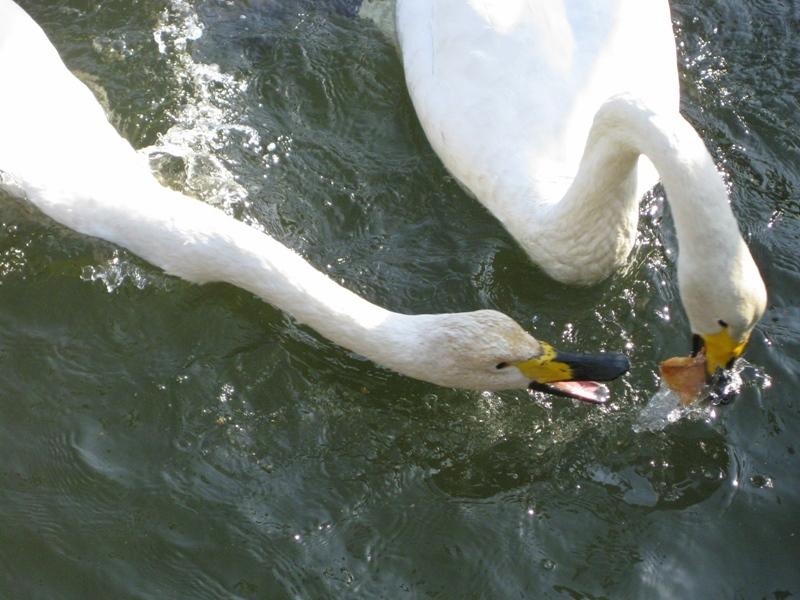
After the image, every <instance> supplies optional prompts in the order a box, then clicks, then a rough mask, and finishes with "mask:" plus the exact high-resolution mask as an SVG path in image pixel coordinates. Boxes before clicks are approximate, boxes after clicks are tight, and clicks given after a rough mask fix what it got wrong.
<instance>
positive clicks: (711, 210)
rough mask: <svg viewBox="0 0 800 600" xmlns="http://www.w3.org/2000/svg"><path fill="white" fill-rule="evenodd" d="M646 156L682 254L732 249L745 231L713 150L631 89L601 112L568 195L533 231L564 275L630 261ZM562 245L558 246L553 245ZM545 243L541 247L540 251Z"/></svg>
mask: <svg viewBox="0 0 800 600" xmlns="http://www.w3.org/2000/svg"><path fill="white" fill-rule="evenodd" d="M640 155H644V156H646V157H647V158H648V159H650V161H651V162H652V163H653V165H654V166H655V167H656V169H657V171H658V173H659V175H660V177H661V182H662V184H663V186H664V189H665V191H666V194H667V201H668V202H669V204H670V209H671V211H672V215H673V218H674V221H675V227H676V230H677V235H678V240H679V244H680V251H681V255H685V256H703V257H704V259H705V260H707V259H708V257H710V256H712V255H713V256H724V255H726V254H734V253H736V252H737V251H738V250H739V247H740V243H741V236H740V234H739V229H738V226H737V224H736V220H735V219H734V216H733V214H732V212H731V209H730V207H729V205H728V196H727V190H726V188H725V184H724V182H723V181H722V178H721V176H720V174H719V172H718V171H717V169H716V166H715V165H714V161H713V160H712V158H711V156H710V154H709V153H708V150H707V149H706V147H705V145H704V144H703V141H702V140H701V139H700V136H699V135H698V134H697V132H696V131H695V130H694V128H692V126H691V125H690V124H689V123H688V122H687V121H686V120H685V119H684V118H683V117H682V116H681V115H680V114H678V113H674V114H657V113H655V112H653V111H651V110H650V109H648V108H647V107H646V106H644V105H643V104H642V103H641V102H639V101H638V100H636V99H635V98H632V97H630V96H618V97H614V98H612V99H611V100H609V101H607V102H606V103H605V104H603V106H602V107H601V108H600V110H599V111H598V112H597V114H596V116H595V119H594V123H593V125H592V128H591V130H590V132H589V137H588V139H587V143H586V148H585V150H584V154H583V158H582V161H581V165H580V168H579V170H578V173H577V175H576V177H575V179H574V181H573V183H572V185H571V186H570V188H569V190H568V191H567V193H566V195H565V196H564V198H563V199H562V200H561V201H560V202H558V203H556V204H553V205H550V206H547V207H545V208H544V209H543V212H544V214H542V215H537V223H536V224H535V225H533V226H532V230H534V231H536V232H537V237H539V238H540V241H538V242H534V245H537V244H538V245H542V246H545V247H544V249H542V250H541V251H544V252H545V253H546V254H548V253H550V254H554V255H556V256H557V257H558V256H560V255H561V252H562V251H563V256H564V258H558V259H557V260H555V261H553V262H551V264H552V268H548V264H547V261H546V260H545V262H544V264H543V266H544V267H545V269H546V270H548V271H549V272H550V273H551V275H553V276H554V277H556V278H557V279H560V280H562V281H568V282H574V283H592V282H595V281H597V280H600V279H602V278H604V277H606V276H608V275H609V274H610V273H611V272H613V271H614V270H615V269H617V268H619V267H620V266H622V265H623V264H624V263H625V260H626V258H627V256H628V254H629V253H630V251H631V249H632V248H633V244H634V242H635V240H636V229H637V224H638V213H639V200H640V199H639V197H638V196H637V193H636V187H637V185H636V184H637V171H638V163H639V160H640ZM554 248H555V249H558V252H553V249H554ZM536 251H540V249H534V252H536Z"/></svg>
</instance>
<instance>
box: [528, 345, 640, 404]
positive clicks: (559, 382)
mask: <svg viewBox="0 0 800 600" xmlns="http://www.w3.org/2000/svg"><path fill="white" fill-rule="evenodd" d="M541 346H542V352H541V354H539V355H538V356H535V357H533V358H530V359H528V360H525V361H520V362H516V363H513V365H514V366H515V367H517V368H518V369H519V370H520V371H521V372H522V373H523V374H524V375H525V376H526V377H527V378H528V379H530V380H531V383H530V386H529V387H530V389H532V390H535V391H540V392H546V393H548V394H555V395H557V396H565V397H567V398H574V399H576V400H582V401H584V402H591V403H593V404H603V403H604V402H606V401H607V400H608V388H606V387H605V386H604V385H600V384H599V383H597V382H598V381H611V380H612V379H616V378H617V377H619V376H620V375H624V374H625V373H627V372H628V370H629V369H630V366H631V365H630V362H629V361H628V359H627V357H626V356H625V355H624V354H619V353H616V352H601V353H598V354H573V353H570V352H559V351H557V350H556V349H555V348H553V347H552V346H551V345H549V344H545V343H542V344H541Z"/></svg>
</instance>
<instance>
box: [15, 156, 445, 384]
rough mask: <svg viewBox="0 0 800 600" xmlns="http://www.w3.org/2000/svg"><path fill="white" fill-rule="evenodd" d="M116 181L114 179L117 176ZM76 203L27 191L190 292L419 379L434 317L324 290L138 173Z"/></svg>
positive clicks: (294, 259)
mask: <svg viewBox="0 0 800 600" xmlns="http://www.w3.org/2000/svg"><path fill="white" fill-rule="evenodd" d="M121 177H123V175H121ZM127 183H128V185H125V183H123V182H121V181H120V179H118V178H113V177H112V178H109V184H108V187H106V186H105V184H103V186H101V187H97V186H96V185H95V186H94V187H92V188H91V189H89V188H86V189H82V190H81V191H79V192H78V193H75V192H74V191H72V192H70V193H66V192H61V191H59V190H57V189H52V188H51V189H47V190H41V189H35V188H34V187H33V186H26V185H24V182H23V187H24V188H25V189H26V190H29V193H28V198H29V199H30V200H31V201H32V202H33V203H34V204H35V205H36V206H38V207H39V208H40V209H41V210H42V211H43V212H44V213H45V214H47V215H48V216H50V217H52V218H53V219H55V220H56V221H58V222H60V223H62V224H63V225H66V226H67V227H69V228H71V229H74V230H76V231H78V232H80V233H83V234H86V235H90V236H94V237H99V238H102V239H104V240H107V241H109V242H113V243H115V244H119V245H120V246H123V247H125V248H127V249H128V250H130V251H131V252H133V253H134V254H136V255H138V256H140V257H142V258H143V259H145V260H146V261H148V262H150V263H152V264H154V265H156V266H158V267H161V268H162V269H164V271H166V272H167V273H168V274H171V275H175V276H178V277H181V278H182V279H186V280H188V281H190V282H193V283H208V282H212V281H218V282H226V283H230V284H233V285H235V286H237V287H240V288H243V289H245V290H247V291H249V292H252V293H253V294H255V295H257V296H259V297H260V298H262V299H263V300H265V301H267V302H269V303H270V304H273V305H274V306H276V307H277V308H280V309H282V310H284V311H286V312H287V313H289V314H290V315H292V316H293V317H294V318H295V319H296V320H297V321H298V322H300V323H303V324H307V325H309V326H310V327H312V328H313V329H315V330H316V331H317V332H319V333H320V334H321V335H323V336H325V337H326V338H328V339H330V340H331V341H333V342H335V343H336V344H338V345H340V346H343V347H345V348H347V349H350V350H352V351H354V352H356V353H358V354H361V355H363V356H365V357H367V358H369V359H371V360H373V361H375V362H377V363H379V364H382V365H384V366H386V367H389V368H390V369H393V370H395V371H398V372H400V373H403V374H406V375H410V376H412V377H417V378H420V379H425V378H426V377H425V376H424V372H420V370H419V366H420V364H424V362H425V349H426V347H427V344H425V343H424V342H425V337H426V332H427V331H428V330H429V327H428V326H426V323H428V321H429V320H430V319H435V318H436V316H435V315H403V314H399V313H395V312H391V311H388V310H386V309H384V308H381V307H379V306H376V305H375V304H372V303H370V302H368V301H367V300H365V299H363V298H361V297H360V296H358V295H357V294H354V293H353V292H351V291H349V290H347V289H345V288H344V287H342V286H340V285H338V284H337V283H335V282H334V281H332V280H331V279H330V278H329V277H327V276H326V275H324V274H323V273H321V272H320V271H318V270H317V269H315V268H314V267H312V266H311V265H310V264H309V263H308V262H306V261H305V260H303V259H302V258H301V257H300V256H298V255H297V254H296V253H295V252H293V251H292V250H290V249H289V248H287V247H286V246H284V245H283V244H281V243H279V242H278V241H276V240H275V239H273V238H272V237H270V236H269V235H267V234H266V233H263V232H261V231H259V230H257V229H255V228H253V227H251V226H249V225H247V224H245V223H242V222H240V221H237V220H236V219H234V218H232V217H230V216H228V215H226V214H225V213H224V212H222V211H221V210H219V209H217V208H214V207H212V206H210V205H208V204H205V203H203V202H200V201H198V200H195V199H192V198H189V197H187V196H185V195H183V194H181V193H179V192H175V191H173V190H169V189H167V188H164V187H163V186H161V185H160V184H159V183H158V182H156V181H155V179H153V178H152V177H151V176H150V175H149V174H147V175H146V176H145V175H144V172H143V171H140V172H137V178H136V179H134V180H129V181H128V182H127Z"/></svg>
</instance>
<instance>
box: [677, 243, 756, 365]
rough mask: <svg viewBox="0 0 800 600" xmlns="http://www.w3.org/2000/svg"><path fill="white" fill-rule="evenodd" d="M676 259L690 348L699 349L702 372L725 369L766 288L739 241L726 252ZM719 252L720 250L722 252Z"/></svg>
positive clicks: (746, 336)
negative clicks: (710, 256)
mask: <svg viewBox="0 0 800 600" xmlns="http://www.w3.org/2000/svg"><path fill="white" fill-rule="evenodd" d="M714 252H715V253H716V254H715V255H714V256H715V258H714V259H711V260H704V261H695V262H690V263H688V264H687V263H686V262H682V260H681V257H679V259H678V283H679V286H680V292H681V299H682V301H683V306H684V309H685V310H686V314H687V316H688V317H689V323H690V325H691V328H692V346H693V347H692V353H693V354H697V353H698V352H701V351H702V352H704V353H705V357H706V374H707V376H708V377H709V378H710V377H711V376H713V375H714V374H716V373H717V372H718V371H720V370H722V371H724V370H725V369H729V368H730V367H731V366H733V363H734V362H735V361H736V359H737V358H739V357H740V356H741V355H742V353H743V352H744V349H745V347H746V346H747V342H748V340H749V339H750V334H751V333H752V331H753V328H754V327H755V325H756V323H757V322H758V320H759V319H760V318H761V316H762V315H763V314H764V310H765V309H766V304H767V291H766V288H765V286H764V281H763V280H762V279H761V275H760V273H759V271H758V267H756V264H755V262H754V261H753V258H752V256H751V255H750V252H749V250H748V249H747V246H746V245H745V243H744V241H743V240H741V239H740V240H739V243H738V244H737V245H736V247H735V249H734V250H732V251H730V252H728V253H727V256H719V254H718V252H719V248H716V249H715V250H714ZM723 252H724V251H723Z"/></svg>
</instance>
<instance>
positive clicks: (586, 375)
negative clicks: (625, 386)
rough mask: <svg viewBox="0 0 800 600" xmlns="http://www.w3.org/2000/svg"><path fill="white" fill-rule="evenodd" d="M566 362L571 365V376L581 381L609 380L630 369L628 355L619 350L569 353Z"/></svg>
mask: <svg viewBox="0 0 800 600" xmlns="http://www.w3.org/2000/svg"><path fill="white" fill-rule="evenodd" d="M566 362H568V364H570V365H571V366H572V371H573V375H574V377H573V378H574V379H576V380H583V381H589V380H592V381H611V380H613V379H616V378H617V377H621V376H622V375H624V374H625V373H627V372H628V371H630V369H631V363H630V361H629V360H628V357H627V356H625V355H624V354H621V353H620V352H603V353H600V354H590V355H577V356H576V355H571V356H569V357H566Z"/></svg>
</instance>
